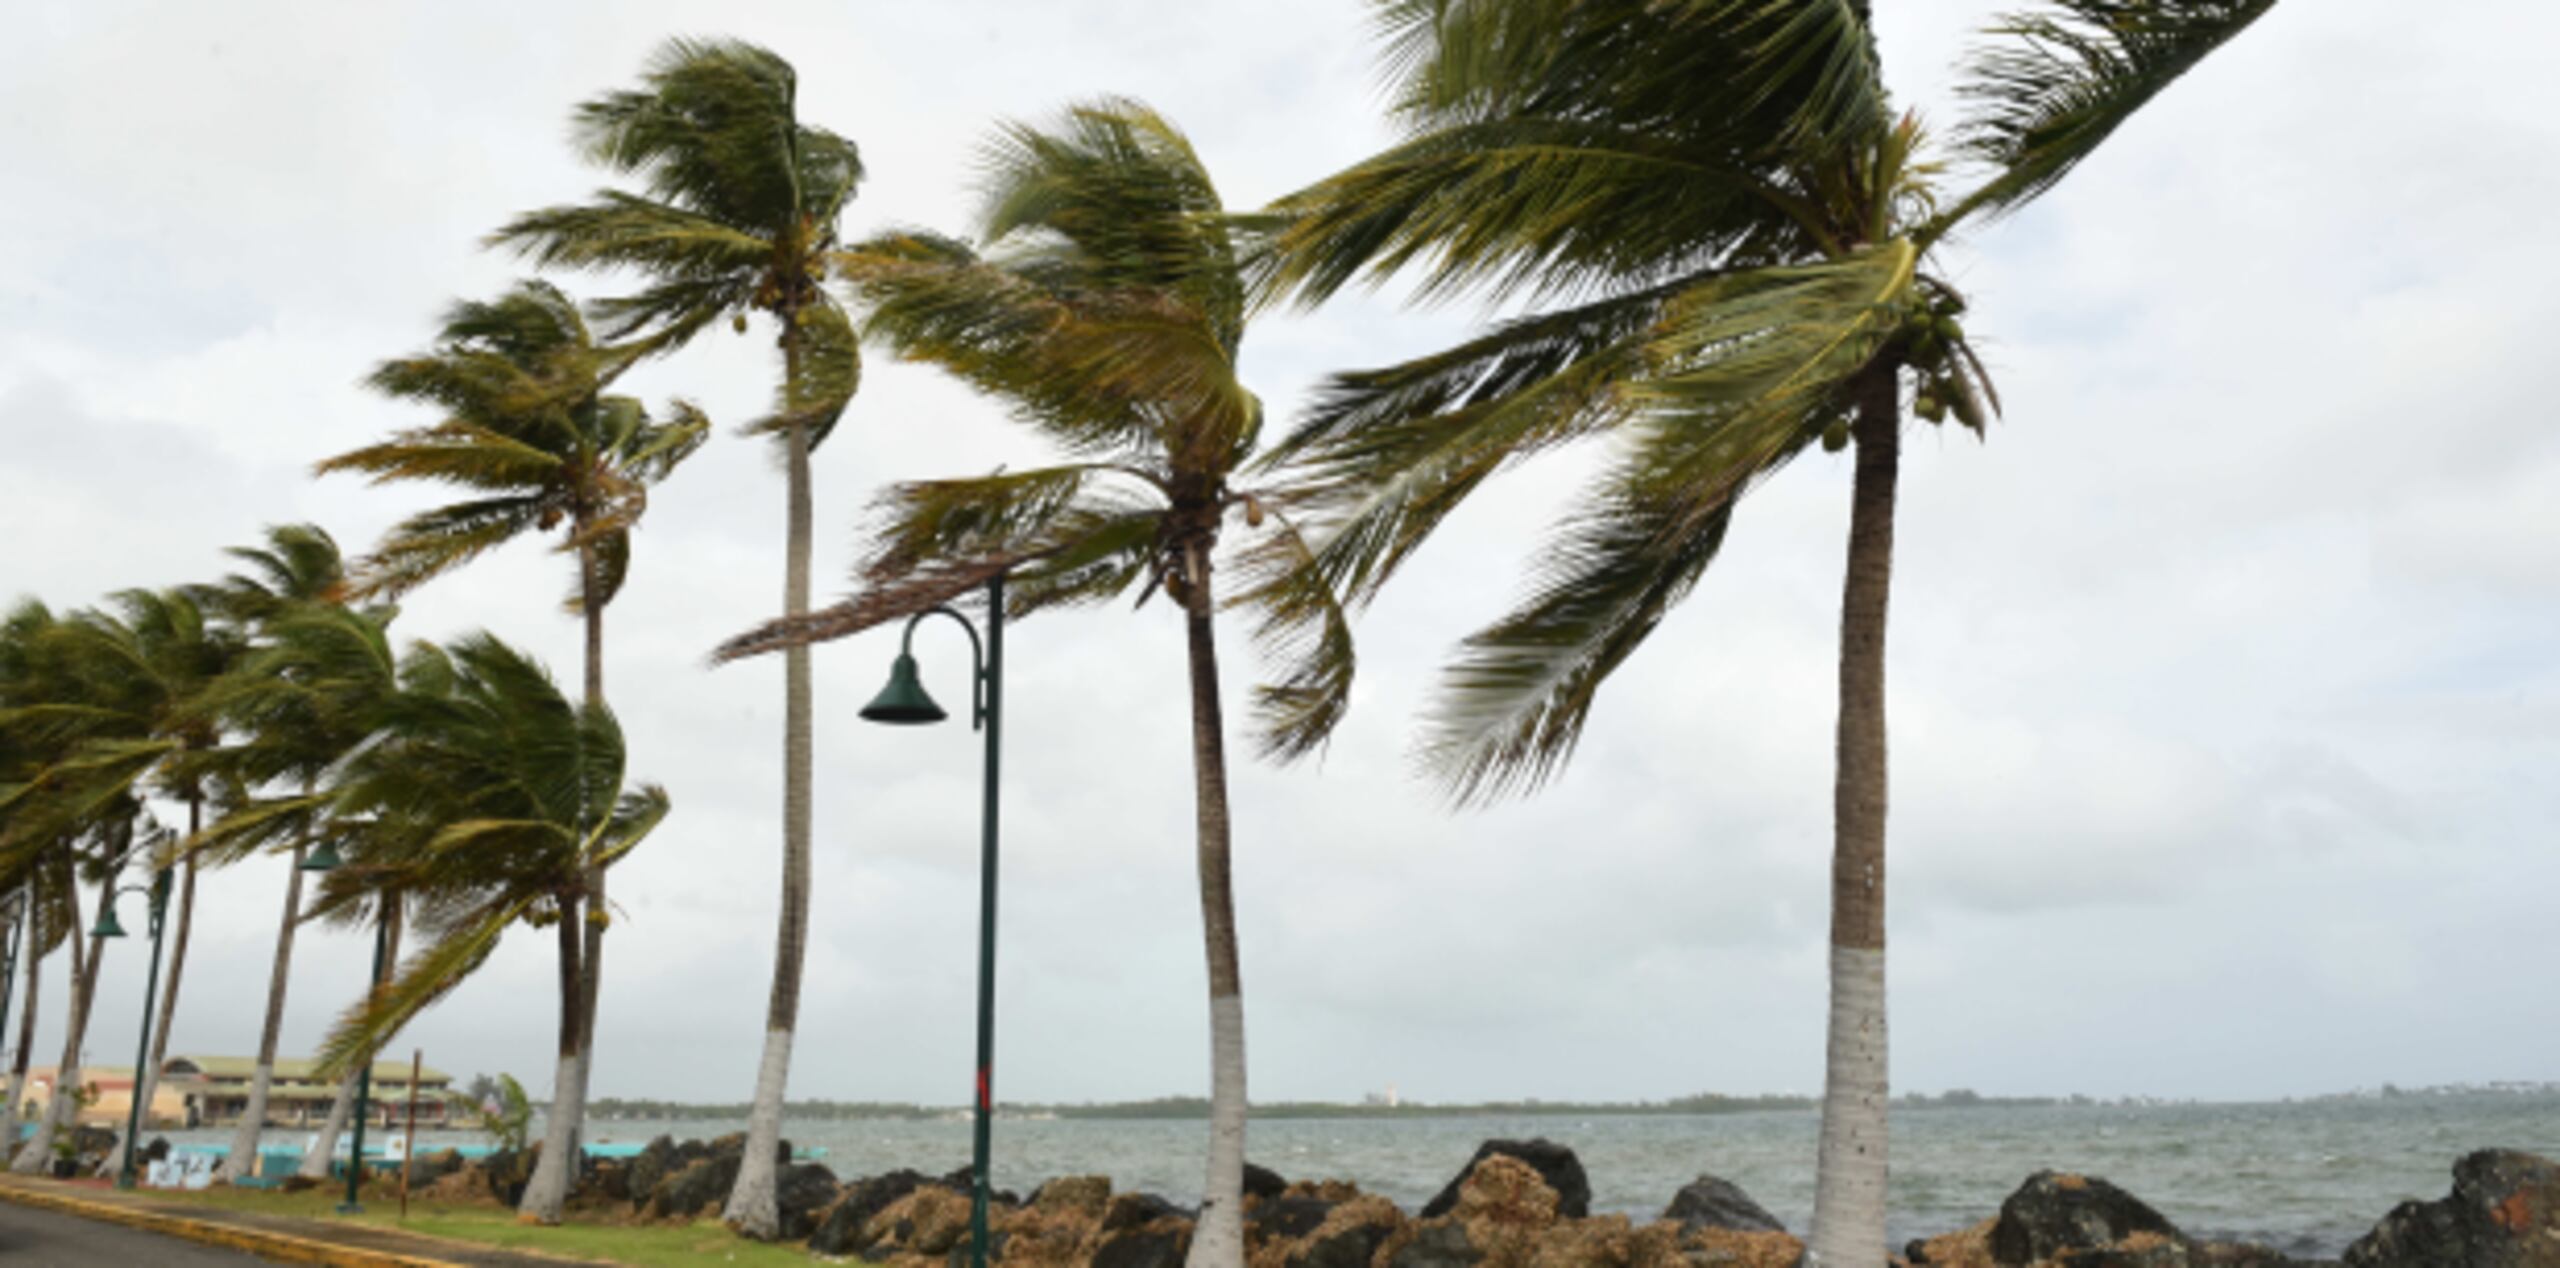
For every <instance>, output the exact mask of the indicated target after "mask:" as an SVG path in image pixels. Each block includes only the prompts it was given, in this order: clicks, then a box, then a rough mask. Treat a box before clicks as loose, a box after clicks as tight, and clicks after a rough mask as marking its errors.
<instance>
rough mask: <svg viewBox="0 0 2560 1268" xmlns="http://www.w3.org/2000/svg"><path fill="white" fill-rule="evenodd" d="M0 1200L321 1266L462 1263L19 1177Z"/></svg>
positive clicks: (450, 1267)
mask: <svg viewBox="0 0 2560 1268" xmlns="http://www.w3.org/2000/svg"><path fill="white" fill-rule="evenodd" d="M0 1201H9V1202H15V1203H17V1204H18V1205H20V1206H32V1207H36V1208H39V1209H42V1210H49V1211H59V1212H61V1213H63V1214H65V1215H77V1216H79V1217H81V1218H82V1219H91V1220H103V1221H106V1222H107V1223H110V1224H122V1225H124V1226H125V1227H127V1228H138V1229H141V1230H143V1231H145V1232H151V1233H164V1234H167V1235H168V1236H171V1237H178V1238H183V1239H185V1240H187V1241H191V1242H197V1243H200V1244H202V1245H206V1246H220V1247H223V1248H225V1249H228V1250H241V1251H247V1252H249V1253H250V1254H253V1255H260V1256H263V1257H265V1258H268V1259H272V1260H275V1261H277V1262H279V1263H288V1264H320V1265H325V1266H326V1268H462V1265H460V1264H459V1263H458V1262H457V1261H455V1260H450V1259H429V1258H426V1257H424V1256H420V1255H402V1254H395V1253H393V1252H390V1251H380V1250H365V1249H362V1248H359V1247H354V1246H343V1245H339V1244H336V1243H333V1242H325V1241H321V1240H319V1239H317V1238H310V1237H296V1236H294V1235H292V1234H290V1233H278V1232H272V1231H269V1230H267V1229H262V1228H247V1227H242V1226H238V1225H233V1224H223V1223H216V1222H215V1221H212V1220H200V1219H194V1218H190V1217H188V1216H183V1215H170V1214H167V1213H165V1212H161V1211H156V1210H150V1209H146V1208H143V1207H139V1206H133V1205H129V1204H126V1203H123V1202H96V1201H90V1200H87V1199H83V1198H78V1197H73V1196H71V1195H69V1194H64V1193H56V1192H50V1191H48V1190H46V1189H42V1188H37V1187H34V1186H33V1185H31V1184H29V1183H27V1182H24V1181H17V1180H0Z"/></svg>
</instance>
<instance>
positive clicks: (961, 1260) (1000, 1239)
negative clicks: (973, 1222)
mask: <svg viewBox="0 0 2560 1268" xmlns="http://www.w3.org/2000/svg"><path fill="white" fill-rule="evenodd" d="M1011 1240H1013V1234H1011V1233H1008V1232H1005V1231H1004V1230H1002V1229H996V1230H993V1231H991V1232H989V1233H988V1234H987V1262H988V1263H991V1264H992V1263H994V1262H996V1261H997V1260H999V1259H1002V1258H1004V1244H1005V1243H1006V1242H1009V1241H1011ZM974 1260H975V1256H973V1255H972V1254H971V1253H970V1248H969V1241H968V1239H967V1238H965V1237H964V1238H962V1239H961V1240H960V1244H959V1245H957V1246H954V1247H952V1248H951V1254H950V1256H949V1257H948V1264H947V1268H969V1265H970V1264H971V1263H972V1262H973V1261H974Z"/></svg>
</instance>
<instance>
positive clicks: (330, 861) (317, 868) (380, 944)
mask: <svg viewBox="0 0 2560 1268" xmlns="http://www.w3.org/2000/svg"><path fill="white" fill-rule="evenodd" d="M345 861H346V860H344V859H342V858H340V857H338V850H337V846H336V844H335V843H333V842H330V841H326V840H323V841H322V842H321V843H320V848H318V849H316V850H313V851H312V852H311V853H309V854H308V855H305V856H304V857H303V860H302V862H301V864H300V865H299V866H300V867H301V868H302V870H303V871H306V872H326V871H329V870H331V869H333V868H336V867H338V866H339V865H340V864H342V863H344V862H345ZM377 901H380V902H386V903H388V902H393V901H396V900H395V899H393V898H392V897H391V896H390V895H388V894H383V895H379V896H378V897H377ZM390 953H391V916H390V913H389V911H388V910H385V911H383V912H380V913H377V914H376V916H375V918H374V922H373V976H371V977H368V978H366V979H365V991H366V992H367V994H368V995H369V994H370V993H371V992H373V991H374V990H377V989H379V988H380V987H381V985H382V961H383V959H384V958H385V957H387V956H388V955H390ZM372 1116H373V1054H372V1053H370V1052H368V1053H366V1054H364V1067H363V1068H362V1069H360V1070H358V1071H357V1072H356V1114H355V1118H356V1122H355V1134H354V1137H353V1138H352V1139H350V1140H349V1141H348V1142H347V1200H346V1201H344V1202H340V1203H339V1204H338V1214H340V1215H360V1214H362V1213H363V1212H364V1203H362V1202H359V1201H357V1200H356V1199H357V1190H358V1188H359V1187H360V1186H361V1185H362V1184H363V1183H364V1120H366V1119H367V1118H370V1117H372Z"/></svg>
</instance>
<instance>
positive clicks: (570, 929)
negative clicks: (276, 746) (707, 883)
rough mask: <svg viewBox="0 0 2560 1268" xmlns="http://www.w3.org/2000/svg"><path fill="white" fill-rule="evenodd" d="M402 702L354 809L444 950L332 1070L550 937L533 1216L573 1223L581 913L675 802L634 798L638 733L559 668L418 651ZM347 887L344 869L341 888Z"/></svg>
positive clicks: (347, 1030) (355, 788) (433, 945)
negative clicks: (514, 940) (523, 932)
mask: <svg viewBox="0 0 2560 1268" xmlns="http://www.w3.org/2000/svg"><path fill="white" fill-rule="evenodd" d="M401 683H402V691H401V694H400V697H399V699H398V701H397V702H396V703H395V705H394V707H393V708H392V710H391V712H390V716H389V718H388V722H387V725H386V727H385V729H384V733H383V735H382V738H381V742H380V743H378V744H376V745H374V746H372V747H371V748H369V749H367V750H366V751H365V752H363V753H361V754H359V755H357V756H356V757H355V758H353V759H352V760H351V767H352V770H351V774H350V777H349V779H348V781H347V784H346V786H345V787H344V788H343V789H342V790H341V791H340V793H339V795H338V798H337V801H338V812H339V813H342V814H349V815H355V816H359V817H362V818H364V819H366V820H368V821H370V822H372V823H374V824H376V825H378V826H379V828H380V830H381V844H380V847H379V848H378V849H376V850H374V851H372V852H371V853H370V854H369V856H368V862H369V864H370V865H371V866H372V867H374V868H376V869H378V871H379V873H380V876H379V879H378V880H377V881H376V882H375V884H376V885H379V884H382V883H385V882H387V883H389V884H391V885H396V886H397V888H398V889H400V890H401V891H402V892H404V893H406V894H408V895H410V896H411V897H412V898H413V899H414V900H415V902H416V904H417V913H418V914H417V920H418V923H419V925H420V928H421V930H422V932H423V933H424V934H425V935H426V936H427V938H428V939H430V941H428V942H427V944H426V945H424V946H423V947H421V948H420V949H419V950H418V951H417V952H416V953H415V954H414V955H413V956H411V957H410V959H409V960H408V961H407V962H406V963H405V964H403V965H402V966H401V968H400V972H399V975H398V976H397V977H396V978H395V979H394V980H393V981H392V982H390V983H389V984H388V986H386V987H384V988H382V989H380V990H378V991H376V992H374V993H373V994H372V995H371V996H369V997H368V999H367V1000H366V1002H365V1003H364V1004H362V1005H360V1006H358V1007H357V1008H354V1009H351V1010H349V1011H348V1013H347V1014H346V1016H345V1017H344V1018H343V1019H342V1020H341V1021H340V1022H339V1024H338V1026H337V1027H336V1029H335V1030H333V1031H332V1032H331V1034H330V1036H329V1038H328V1040H327V1041H326V1042H325V1043H324V1044H323V1046H322V1053H321V1067H322V1069H323V1070H324V1071H326V1070H332V1069H343V1068H346V1067H349V1066H352V1065H355V1064H358V1063H360V1062H364V1061H369V1060H371V1054H372V1053H373V1051H374V1050H375V1049H377V1048H378V1047H380V1046H381V1044H382V1043H383V1042H384V1041H386V1040H387V1039H388V1038H389V1037H390V1036H391V1035H392V1034H394V1033H396V1032H397V1031H398V1030H399V1029H400V1027H401V1026H403V1025H405V1024H406V1023H407V1022H408V1021H409V1019H410V1018H412V1017H414V1016H416V1015H417V1013H418V1012H419V1011H420V1010H422V1009H424V1008H426V1007H427V1006H428V1005H430V1004H432V1003H434V1002H435V1001H436V1000H438V999H441V998H443V997H444V996H445V995H446V994H447V993H448V992H450V991H452V990H453V988H454V987H456V986H457V985H459V984H460V983H461V982H462V981H463V979H465V978H466V977H468V976H469V975H470V974H471V973H472V972H473V971H474V970H476V969H477V968H479V966H480V965H481V964H483V963H484V962H486V961H487V959H488V957H489V955H490V953H491V952H492V951H494V950H495V949H496V948H497V945H498V942H499V939H500V938H501V937H502V936H503V935H504V934H505V933H506V931H507V930H508V929H509V928H511V927H513V926H515V925H517V924H528V925H533V926H536V927H540V926H545V925H547V926H550V927H551V928H553V929H554V930H555V931H556V932H557V935H558V941H559V957H560V976H559V981H560V1031H559V1057H560V1067H559V1073H558V1076H557V1078H558V1082H557V1083H556V1084H555V1086H556V1087H557V1088H558V1089H559V1097H560V1098H561V1099H562V1100H563V1101H567V1102H569V1103H566V1104H554V1106H553V1107H552V1113H551V1115H550V1117H549V1119H548V1127H547V1132H546V1135H545V1138H544V1141H543V1147H542V1158H541V1161H540V1162H539V1163H538V1164H537V1165H536V1167H535V1168H534V1173H533V1178H532V1180H531V1182H530V1183H528V1184H527V1186H526V1188H525V1194H524V1201H523V1205H522V1207H521V1208H520V1211H521V1214H523V1215H525V1216H527V1217H530V1218H532V1219H535V1220H538V1221H540V1222H542V1223H546V1224H549V1223H557V1222H559V1219H560V1209H561V1205H562V1203H563V1202H564V1201H565V1200H566V1199H567V1196H568V1189H569V1183H570V1181H571V1179H572V1177H573V1176H574V1175H575V1173H576V1166H575V1164H574V1162H573V1161H572V1154H573V1151H574V1149H575V1144H574V1134H575V1131H576V1128H577V1123H578V1121H579V1112H578V1111H579V1106H577V1105H576V1104H575V1103H574V1101H575V1097H576V1096H577V1094H578V1091H579V1089H580V1088H582V1087H583V1086H584V1083H583V1081H582V1079H581V1078H580V1076H579V1070H578V1067H579V1065H580V1063H581V1062H582V1060H583V1051H582V1044H583V1042H584V1034H585V1031H584V1027H583V1026H582V1025H581V1024H580V1018H579V1014H580V1012H581V1010H582V1009H583V1008H584V1006H585V991H584V989H583V986H582V982H583V974H582V973H581V971H580V968H579V963H578V961H579V957H580V955H581V954H582V951H583V946H582V940H581V938H580V937H579V935H578V930H579V928H580V919H581V917H580V912H581V909H582V906H583V904H584V903H585V902H586V901H587V899H588V898H589V897H590V894H589V886H590V883H591V882H590V877H591V876H592V875H593V874H594V873H596V872H599V871H602V870H604V869H606V868H609V867H610V866H611V865H612V864H613V863H614V862H616V861H617V860H619V859H621V858H622V857H623V856H624V855H626V854H628V853H629V852H630V851H631V850H632V849H633V848H634V847H635V846H637V845H638V844H639V843H640V841H641V840H642V839H643V838H645V837H647V836H648V834H649V833H650V831H651V830H652V829H654V828H655V827H656V826H657V824H658V822H659V821H660V820H661V819H663V818H664V817H665V816H666V813H667V809H668V801H667V795H666V793H665V791H664V790H663V789H660V788H657V787H655V786H647V787H643V788H640V789H637V790H634V791H628V792H626V791H625V789H624V787H623V746H622V730H621V727H620V726H619V725H617V724H616V723H615V721H614V718H613V714H612V713H611V712H610V711H609V710H606V709H604V708H602V707H601V706H596V705H579V704H573V703H571V702H570V701H569V699H568V698H567V697H565V696H563V695H562V694H561V693H560V690H559V688H558V687H556V686H554V685H553V684H552V682H551V678H550V676H549V675H548V674H546V673H544V672H543V670H542V668H541V666H539V665H537V664H535V663H534V662H533V661H532V660H531V659H529V658H527V657H526V656H524V655H523V654H522V653H520V652H518V651H516V650H515V649H513V648H510V647H508V646H507V645H505V644H503V643H501V642H499V641H498V640H496V639H494V638H491V637H489V636H488V635H485V634H482V635H474V636H472V637H469V638H465V639H463V640H462V641H460V642H458V643H456V644H455V645H454V646H453V647H452V648H450V649H449V650H448V649H438V648H434V647H425V646H422V647H420V648H418V649H416V650H415V651H413V652H411V653H410V654H409V655H408V656H407V657H405V658H404V662H403V664H402V667H401ZM324 888H328V889H342V888H343V887H342V886H341V885H340V882H339V880H338V878H337V877H336V876H335V875H334V874H333V875H332V877H331V878H330V881H329V882H328V883H327V884H326V885H325V886H324Z"/></svg>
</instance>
